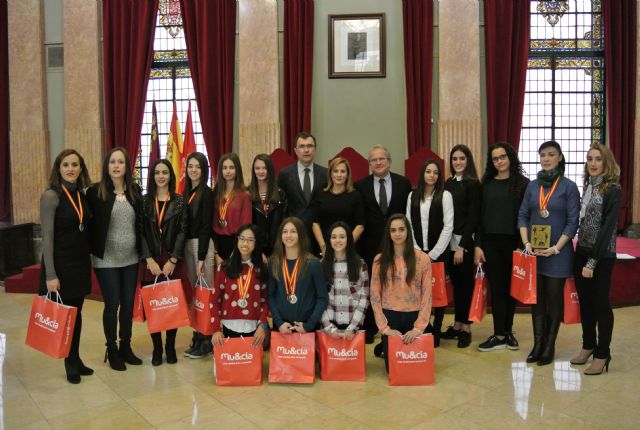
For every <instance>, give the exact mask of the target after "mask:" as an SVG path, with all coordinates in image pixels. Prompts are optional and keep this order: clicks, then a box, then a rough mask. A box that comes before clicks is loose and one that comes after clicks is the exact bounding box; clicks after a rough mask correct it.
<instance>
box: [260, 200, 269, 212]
mask: <svg viewBox="0 0 640 430" xmlns="http://www.w3.org/2000/svg"><path fill="white" fill-rule="evenodd" d="M260 201H261V202H262V212H264V214H265V215H267V214H268V213H269V203H267V201H266V200H263V199H260Z"/></svg>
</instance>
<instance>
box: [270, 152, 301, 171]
mask: <svg viewBox="0 0 640 430" xmlns="http://www.w3.org/2000/svg"><path fill="white" fill-rule="evenodd" d="M271 161H273V168H274V169H275V173H276V178H277V177H278V173H279V172H280V169H283V168H285V167H287V166H288V165H289V164H293V163H295V162H296V160H295V159H294V158H293V157H292V156H291V155H289V154H287V152H286V151H285V150H284V149H282V148H276V149H274V150H273V152H272V153H271Z"/></svg>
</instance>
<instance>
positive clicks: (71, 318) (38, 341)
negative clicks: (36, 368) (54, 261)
mask: <svg viewBox="0 0 640 430" xmlns="http://www.w3.org/2000/svg"><path fill="white" fill-rule="evenodd" d="M56 296H57V300H58V301H57V302H55V301H53V300H51V298H50V297H49V296H48V295H47V296H36V297H34V298H33V302H32V304H31V316H30V317H29V325H28V327H27V338H26V340H25V344H27V345H29V346H30V347H32V348H33V349H37V350H38V351H40V352H42V353H44V354H47V355H48V356H49V357H53V358H66V357H67V356H68V355H69V349H71V340H72V339H73V330H74V328H75V324H76V316H77V314H78V308H75V307H73V306H66V305H64V304H62V301H61V300H60V296H58V295H57V294H56Z"/></svg>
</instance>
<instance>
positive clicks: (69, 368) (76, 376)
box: [64, 357, 81, 384]
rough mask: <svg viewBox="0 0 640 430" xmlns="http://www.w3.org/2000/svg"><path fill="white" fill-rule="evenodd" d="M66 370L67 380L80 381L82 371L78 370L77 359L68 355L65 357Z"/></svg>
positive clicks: (74, 382) (73, 382)
mask: <svg viewBox="0 0 640 430" xmlns="http://www.w3.org/2000/svg"><path fill="white" fill-rule="evenodd" d="M64 370H65V371H66V372H67V381H69V382H70V383H71V384H79V383H80V380H81V378H80V372H79V371H78V366H77V363H76V361H75V360H73V359H71V358H68V357H67V358H65V359H64Z"/></svg>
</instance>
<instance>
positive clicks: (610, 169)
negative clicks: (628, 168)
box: [583, 143, 620, 192]
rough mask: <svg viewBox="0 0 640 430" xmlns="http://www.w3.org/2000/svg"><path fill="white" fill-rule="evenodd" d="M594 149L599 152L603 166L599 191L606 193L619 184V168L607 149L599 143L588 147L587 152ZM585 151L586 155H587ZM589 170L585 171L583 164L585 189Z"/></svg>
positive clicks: (587, 183)
mask: <svg viewBox="0 0 640 430" xmlns="http://www.w3.org/2000/svg"><path fill="white" fill-rule="evenodd" d="M592 149H595V150H596V151H600V155H601V156H602V161H603V164H604V169H603V171H602V183H601V184H600V185H599V187H598V188H599V189H600V191H601V192H604V191H606V190H607V189H608V188H609V187H610V186H611V185H614V184H619V183H620V166H619V165H618V163H617V162H616V159H615V158H614V157H613V153H612V152H611V150H610V149H609V148H607V147H606V146H605V145H602V144H600V143H593V144H591V146H590V147H589V151H591V150H592ZM589 151H587V154H589ZM589 176H590V175H589V170H588V169H587V163H586V162H585V163H584V173H583V178H584V186H585V188H586V187H587V185H589Z"/></svg>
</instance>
